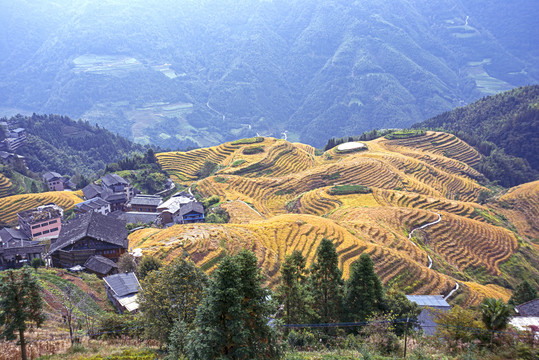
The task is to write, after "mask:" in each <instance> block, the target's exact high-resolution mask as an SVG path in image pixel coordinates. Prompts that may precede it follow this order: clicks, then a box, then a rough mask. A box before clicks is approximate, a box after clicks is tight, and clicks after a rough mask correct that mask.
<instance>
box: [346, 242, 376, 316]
mask: <svg viewBox="0 0 539 360" xmlns="http://www.w3.org/2000/svg"><path fill="white" fill-rule="evenodd" d="M344 300H345V304H346V305H345V307H346V319H347V320H348V321H365V320H367V318H368V317H370V316H372V315H373V314H375V313H376V312H381V311H383V310H384V289H383V287H382V282H381V281H380V278H379V277H378V275H376V272H375V271H374V262H373V261H372V259H371V257H370V256H369V254H367V253H363V254H361V256H360V257H359V260H357V261H355V262H354V263H353V264H352V266H351V267H350V278H349V279H348V280H347V281H346V284H345V288H344Z"/></svg>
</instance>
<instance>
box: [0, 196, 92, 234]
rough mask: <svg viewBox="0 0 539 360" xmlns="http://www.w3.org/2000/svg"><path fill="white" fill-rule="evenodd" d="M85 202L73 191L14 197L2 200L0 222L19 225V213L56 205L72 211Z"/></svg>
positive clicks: (0, 201)
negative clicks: (50, 204) (51, 204)
mask: <svg viewBox="0 0 539 360" xmlns="http://www.w3.org/2000/svg"><path fill="white" fill-rule="evenodd" d="M82 201H83V200H82V199H81V198H80V197H79V196H77V192H72V191H51V192H46V193H40V194H23V195H13V196H8V197H5V198H2V199H0V221H1V222H3V223H5V224H8V225H10V226H15V225H16V224H17V213H18V212H21V211H24V210H28V209H32V208H35V207H37V206H40V205H45V204H49V203H54V204H56V205H58V206H60V207H61V208H62V209H64V210H70V209H72V208H73V207H74V206H75V204H78V203H80V202H82Z"/></svg>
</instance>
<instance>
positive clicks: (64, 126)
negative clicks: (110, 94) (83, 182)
mask: <svg viewBox="0 0 539 360" xmlns="http://www.w3.org/2000/svg"><path fill="white" fill-rule="evenodd" d="M2 120H4V121H5V120H9V122H10V123H13V124H14V126H18V127H23V128H25V129H26V133H27V138H28V140H27V142H26V144H25V145H23V146H22V147H20V148H19V149H17V151H16V152H17V154H19V155H23V156H25V157H26V163H27V165H28V167H29V168H30V170H32V171H34V172H42V171H56V172H58V173H60V174H63V175H75V174H76V173H79V174H82V175H85V176H92V175H95V173H96V172H97V171H100V170H103V169H104V168H105V166H106V165H107V164H108V163H111V162H114V161H118V160H120V159H122V158H123V157H125V156H126V155H128V154H130V153H132V152H137V151H138V152H143V151H144V150H145V148H144V147H143V146H141V145H138V144H135V143H133V142H131V141H129V140H128V139H126V138H124V137H122V136H119V135H114V134H112V133H111V132H110V131H108V130H106V129H103V128H99V127H95V126H92V125H90V124H89V123H88V122H85V121H82V120H79V121H73V120H71V119H70V118H68V117H66V116H59V115H36V114H34V115H32V116H22V115H18V116H15V117H12V118H10V119H5V118H4V119H2Z"/></svg>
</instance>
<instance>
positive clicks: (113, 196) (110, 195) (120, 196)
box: [101, 189, 127, 203]
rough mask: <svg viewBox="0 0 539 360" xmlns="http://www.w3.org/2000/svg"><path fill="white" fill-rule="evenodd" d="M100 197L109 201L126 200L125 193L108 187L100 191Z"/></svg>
mask: <svg viewBox="0 0 539 360" xmlns="http://www.w3.org/2000/svg"><path fill="white" fill-rule="evenodd" d="M101 198H103V199H104V200H106V201H108V202H109V203H118V202H126V201H127V195H126V194H125V193H124V192H112V190H110V189H104V190H103V192H102V193H101Z"/></svg>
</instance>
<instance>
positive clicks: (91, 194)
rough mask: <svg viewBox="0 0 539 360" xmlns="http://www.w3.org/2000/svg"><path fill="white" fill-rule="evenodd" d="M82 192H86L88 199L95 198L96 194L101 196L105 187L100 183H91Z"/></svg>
mask: <svg viewBox="0 0 539 360" xmlns="http://www.w3.org/2000/svg"><path fill="white" fill-rule="evenodd" d="M82 192H83V193H84V197H85V198H86V199H93V198H95V197H96V196H101V193H102V192H103V188H102V187H101V186H99V185H95V184H89V185H86V186H85V187H84V189H82Z"/></svg>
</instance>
